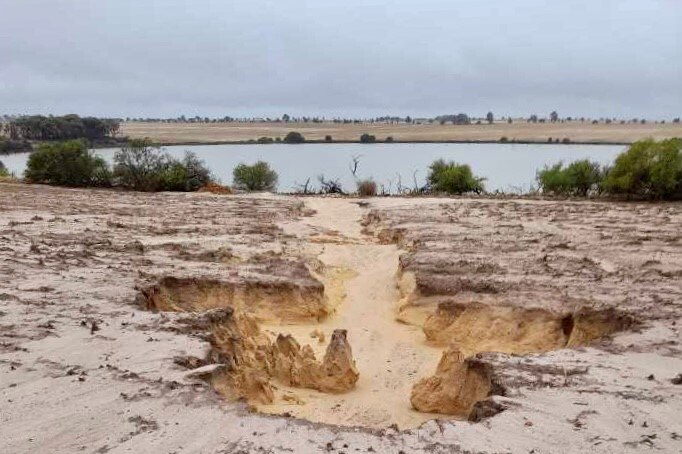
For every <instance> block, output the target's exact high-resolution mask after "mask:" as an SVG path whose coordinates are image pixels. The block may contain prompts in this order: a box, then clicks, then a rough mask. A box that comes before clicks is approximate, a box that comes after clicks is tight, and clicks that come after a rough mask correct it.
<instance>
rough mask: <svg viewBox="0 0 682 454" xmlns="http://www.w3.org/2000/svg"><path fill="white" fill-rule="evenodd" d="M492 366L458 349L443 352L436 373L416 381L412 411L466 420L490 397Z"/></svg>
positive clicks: (413, 390)
mask: <svg viewBox="0 0 682 454" xmlns="http://www.w3.org/2000/svg"><path fill="white" fill-rule="evenodd" d="M491 380H492V367H491V366H490V365H489V364H486V363H484V362H481V361H478V360H476V359H473V358H466V357H465V356H464V355H463V354H462V352H460V351H459V350H456V349H453V348H450V349H448V350H446V351H445V352H443V356H442V357H441V359H440V362H439V363H438V367H437V368H436V373H435V374H434V375H432V376H431V377H428V378H423V379H421V380H420V381H418V382H417V383H416V384H415V385H414V387H413V388H412V394H411V395H410V402H411V403H412V406H414V408H415V409H417V410H419V411H423V412H428V413H444V414H447V415H458V416H461V417H467V418H468V417H469V414H470V413H471V410H472V408H473V407H474V405H475V404H476V403H478V402H479V401H482V400H484V399H485V398H487V397H488V396H489V395H490V390H491V388H492V385H491Z"/></svg>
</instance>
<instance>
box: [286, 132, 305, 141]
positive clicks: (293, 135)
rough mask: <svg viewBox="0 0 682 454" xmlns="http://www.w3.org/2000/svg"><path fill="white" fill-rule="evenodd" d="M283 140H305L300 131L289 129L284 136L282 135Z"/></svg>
mask: <svg viewBox="0 0 682 454" xmlns="http://www.w3.org/2000/svg"><path fill="white" fill-rule="evenodd" d="M284 142H285V143H303V142H305V137H303V134H301V133H300V132H296V131H291V132H290V133H288V134H287V135H286V136H284Z"/></svg>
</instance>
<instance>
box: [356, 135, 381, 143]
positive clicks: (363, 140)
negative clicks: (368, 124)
mask: <svg viewBox="0 0 682 454" xmlns="http://www.w3.org/2000/svg"><path fill="white" fill-rule="evenodd" d="M376 140H377V138H376V136H373V135H370V134H367V133H364V134H363V135H361V136H360V143H374V142H376Z"/></svg>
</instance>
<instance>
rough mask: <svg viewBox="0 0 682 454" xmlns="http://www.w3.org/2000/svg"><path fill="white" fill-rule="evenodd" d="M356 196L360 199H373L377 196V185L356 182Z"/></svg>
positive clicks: (367, 182) (370, 182) (362, 181)
mask: <svg viewBox="0 0 682 454" xmlns="http://www.w3.org/2000/svg"><path fill="white" fill-rule="evenodd" d="M358 195H359V196H360V197H374V196H375V195H377V184H376V183H375V182H374V181H372V180H360V181H358Z"/></svg>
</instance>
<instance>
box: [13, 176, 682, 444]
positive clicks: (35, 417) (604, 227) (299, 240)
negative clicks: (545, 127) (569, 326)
mask: <svg viewBox="0 0 682 454" xmlns="http://www.w3.org/2000/svg"><path fill="white" fill-rule="evenodd" d="M310 210H314V212H312V211H310ZM363 220H364V222H363V224H366V233H365V232H363V226H362V225H361V224H360V222H361V221H363ZM681 223H682V206H680V205H679V204H615V205H612V204H608V203H593V202H577V203H576V202H561V201H559V202H552V201H550V202H546V201H522V200H521V201H514V200H486V199H436V198H424V199H370V200H369V201H368V203H363V206H360V205H359V204H358V200H357V199H329V198H302V199H301V198H293V197H285V196H269V195H268V196H265V195H255V196H215V195H210V194H151V195H150V194H138V193H120V192H114V191H105V190H70V189H59V188H50V187H43V186H28V185H21V184H0V257H1V258H2V260H1V261H0V283H1V284H0V398H1V399H2V402H3V405H2V407H1V410H0V445H2V446H4V447H5V448H4V449H5V451H6V452H12V453H33V452H65V453H66V452H75V451H79V452H81V451H82V452H160V453H161V452H163V453H166V452H178V453H180V452H183V453H184V452H201V453H213V452H216V453H217V452H227V453H238V452H239V453H247V452H249V453H250V452H345V453H350V452H389V453H399V452H405V453H407V452H438V453H446V452H447V453H451V452H639V451H641V450H651V449H654V450H658V451H660V452H680V450H681V449H682V439H681V438H682V422H680V419H679V414H680V412H682V397H681V393H680V390H681V388H680V385H676V384H674V383H673V381H672V379H674V377H676V376H677V375H678V374H680V373H682V352H681V350H680V341H682V339H681V338H680V337H681V336H680V332H679V325H680V323H681V322H682V317H681V314H682V309H681V306H682V299H681V298H682V284H681V278H682V254H680V248H682V244H681V243H680V233H679V225H680V224H681ZM472 254H474V255H476V260H478V261H477V262H476V263H477V266H478V265H481V267H478V268H475V269H471V268H470V267H469V265H470V263H471V262H473V261H474V257H473V256H472ZM316 261H319V263H321V269H324V270H326V272H325V273H321V274H322V276H321V279H322V281H323V282H324V283H325V286H326V288H325V291H326V292H327V294H328V297H329V302H330V304H331V310H332V313H331V314H330V315H329V316H328V317H327V318H326V319H324V320H323V321H322V322H321V323H312V322H311V323H307V324H304V323H296V324H283V323H274V322H264V323H263V324H262V326H261V328H262V329H263V330H265V331H266V332H271V334H272V335H273V336H274V335H276V334H278V333H288V332H290V333H292V334H294V336H295V337H296V338H297V339H299V342H300V343H302V344H304V343H306V344H308V343H309V344H310V345H311V346H313V348H314V349H315V351H316V353H318V354H319V353H321V352H322V351H323V349H324V345H325V343H317V341H316V340H315V339H312V338H311V337H310V333H311V331H313V330H314V329H320V330H322V331H323V332H324V333H325V334H326V337H329V333H330V332H331V330H333V329H334V328H344V329H347V330H348V338H349V342H350V345H351V346H352V349H353V357H354V359H355V361H356V365H357V369H358V371H359V373H360V379H359V381H358V382H357V384H356V387H355V389H353V390H351V391H348V392H347V393H343V394H322V393H319V392H315V391H309V390H304V389H300V388H287V387H285V386H278V387H277V394H278V396H279V395H281V394H282V393H295V394H296V395H297V396H299V398H300V400H301V401H302V402H299V403H297V404H292V403H291V401H289V402H287V403H285V402H284V401H283V400H281V399H277V400H276V401H275V402H274V404H272V405H266V406H261V408H260V409H261V410H262V411H266V412H274V413H284V412H288V413H289V414H290V416H289V417H285V416H267V415H262V414H258V413H250V412H248V411H247V408H246V406H245V405H243V404H240V403H234V402H228V401H226V400H225V399H223V398H222V397H221V396H220V395H218V394H217V393H216V392H214V391H213V390H212V389H211V388H210V386H209V385H208V384H207V383H206V382H204V381H202V380H198V379H196V377H195V376H194V375H192V371H188V370H187V369H186V368H183V367H180V366H178V364H176V362H177V361H176V359H177V358H179V357H180V358H185V357H188V356H195V357H200V358H201V357H204V356H205V355H206V354H207V352H208V349H209V345H208V343H207V342H206V338H205V337H202V336H198V335H195V334H192V333H189V334H188V333H187V332H184V331H182V330H181V329H179V327H182V324H181V321H182V320H181V317H179V315H181V314H174V313H153V312H149V311H146V310H143V308H141V307H140V306H139V305H138V304H137V303H136V298H137V297H138V295H139V292H138V289H140V288H142V287H144V286H145V285H149V284H150V283H154V282H156V280H157V279H158V278H159V277H163V276H177V277H190V278H206V277H210V278H215V279H223V280H226V279H227V280H232V281H234V282H235V283H243V282H256V283H263V284H267V285H274V284H275V283H277V282H285V283H293V284H297V285H298V284H300V285H304V284H305V283H307V282H308V280H309V278H308V277H306V276H305V275H304V274H305V273H304V274H300V273H301V272H300V271H297V270H299V269H300V267H299V266H298V265H299V264H300V263H306V264H308V266H310V267H314V266H313V264H314V263H315V262H316ZM491 263H492V265H495V266H491ZM482 270H487V271H485V272H484V273H483V274H481V272H482ZM405 276H414V279H415V282H414V286H413V287H414V288H412V289H410V288H409V286H408V287H406V286H404V285H403V286H399V284H400V283H401V281H402V280H403V279H404V278H405ZM448 276H449V277H448ZM480 280H485V281H489V282H488V284H489V285H487V286H480V285H479V281H480ZM453 282H456V283H457V285H456V286H454V287H453V285H452V283H453ZM301 283H303V284H301ZM465 283H466V285H469V287H466V288H465ZM467 289H468V290H467ZM491 289H495V292H491ZM462 290H464V291H462ZM406 291H407V292H411V293H408V294H407V295H406V294H405V292H406ZM429 292H430V293H429ZM472 292H473V293H472ZM476 292H482V293H476ZM427 293H428V295H427ZM552 294H555V295H569V296H571V295H572V294H576V295H577V297H576V298H577V299H579V300H580V301H583V302H584V303H585V302H586V303H589V304H592V305H593V306H594V307H612V306H613V305H618V306H621V308H622V309H623V310H624V311H627V312H628V313H629V314H631V315H632V316H633V317H636V318H637V320H638V325H637V326H636V327H634V328H632V329H627V330H625V331H624V332H619V333H615V334H614V335H613V336H612V337H610V338H608V339H604V340H601V341H599V342H597V343H595V344H592V345H590V346H580V347H573V348H559V349H556V350H555V349H550V350H549V351H545V352H537V353H528V354H518V355H515V354H510V353H505V352H504V346H503V348H501V350H503V352H502V353H495V352H490V353H485V354H483V355H482V356H481V360H482V361H486V362H488V363H489V364H491V365H492V367H493V369H494V371H495V374H496V380H498V381H499V383H501V384H502V385H504V388H505V389H506V392H505V395H494V396H492V398H493V399H494V400H495V401H496V402H498V403H499V404H500V405H502V406H503V407H504V409H505V410H504V411H503V412H501V413H499V414H497V415H495V416H493V417H491V418H489V419H485V420H483V421H482V422H478V423H473V422H468V421H464V420H460V419H451V418H449V417H447V416H445V415H441V417H440V418H441V419H439V420H431V421H427V422H425V423H424V424H421V422H422V421H425V420H427V419H431V418H432V417H434V415H425V414H420V413H417V412H415V411H414V410H412V409H411V408H410V405H409V394H410V389H411V387H412V384H413V383H414V382H415V381H416V380H417V379H420V378H423V377H425V376H429V375H430V374H432V373H433V371H434V369H435V365H436V362H437V360H438V358H439V357H440V353H441V351H442V350H443V348H444V347H443V346H440V345H433V343H430V344H429V343H427V342H426V340H425V337H424V333H423V332H422V327H421V326H418V324H416V323H412V324H400V323H398V322H397V321H396V319H397V318H399V316H400V310H401V308H404V305H405V302H406V301H407V300H409V302H410V305H414V304H421V305H422V306H423V307H430V305H432V304H435V303H438V301H435V300H434V298H435V299H436V300H439V299H443V298H445V299H448V300H453V301H455V302H457V298H460V297H461V298H464V299H466V300H468V301H471V300H472V298H473V297H474V296H476V298H478V299H480V300H482V301H483V302H485V303H486V304H491V305H495V304H498V305H499V304H506V303H505V299H507V298H508V301H509V304H510V305H512V306H514V307H519V308H521V309H523V308H525V307H526V306H527V305H528V306H533V305H534V306H537V305H540V306H541V307H543V308H549V309H552V310H562V308H564V307H565V304H566V303H567V302H571V303H573V302H575V301H574V300H573V299H571V298H569V299H563V297H562V298H551V295H552ZM548 295H549V296H548ZM410 296H411V297H412V299H410V298H407V299H406V297H410ZM548 300H551V301H548ZM524 301H525V302H524ZM531 303H532V304H531ZM408 321H409V322H414V320H412V319H410V320H408ZM487 331H488V332H492V333H493V334H495V332H494V331H495V330H494V329H491V328H488V330H487ZM291 416H293V417H291ZM296 417H301V418H307V419H309V420H312V421H317V422H308V421H306V420H305V419H297V418H296ZM394 424H396V425H397V426H398V427H396V426H395V425H394ZM402 428H405V429H404V430H403V429H402Z"/></svg>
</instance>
